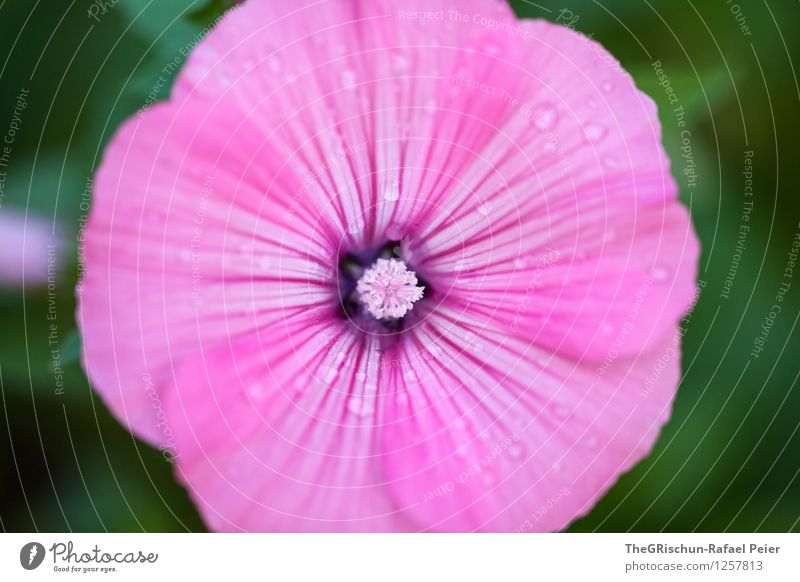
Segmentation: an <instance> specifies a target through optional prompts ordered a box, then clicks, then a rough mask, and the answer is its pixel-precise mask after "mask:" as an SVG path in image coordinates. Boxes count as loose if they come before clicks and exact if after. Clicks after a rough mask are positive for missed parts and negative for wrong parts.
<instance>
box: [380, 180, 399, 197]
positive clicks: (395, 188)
mask: <svg viewBox="0 0 800 582" xmlns="http://www.w3.org/2000/svg"><path fill="white" fill-rule="evenodd" d="M399 198H400V182H399V181H397V180H394V181H393V182H392V183H391V184H389V185H388V186H386V190H384V192H383V199H384V200H386V201H387V202H394V201H395V200H398V199H399Z"/></svg>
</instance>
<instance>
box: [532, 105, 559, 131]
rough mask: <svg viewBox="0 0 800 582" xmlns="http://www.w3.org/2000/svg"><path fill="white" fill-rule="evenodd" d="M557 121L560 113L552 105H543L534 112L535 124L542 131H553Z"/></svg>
mask: <svg viewBox="0 0 800 582" xmlns="http://www.w3.org/2000/svg"><path fill="white" fill-rule="evenodd" d="M557 121H558V112H557V111H556V108H555V107H554V106H553V105H551V104H550V103H543V104H541V105H539V106H538V107H537V108H536V109H534V111H533V124H534V125H535V126H536V127H537V128H539V129H541V130H542V131H547V130H549V129H552V128H553V127H555V125H556V122H557Z"/></svg>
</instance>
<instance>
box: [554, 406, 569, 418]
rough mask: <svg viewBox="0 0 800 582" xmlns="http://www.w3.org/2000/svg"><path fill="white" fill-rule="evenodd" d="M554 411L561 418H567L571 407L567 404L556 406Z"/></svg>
mask: <svg viewBox="0 0 800 582" xmlns="http://www.w3.org/2000/svg"><path fill="white" fill-rule="evenodd" d="M553 413H554V414H555V415H556V416H557V417H559V418H567V417H568V416H569V414H570V409H569V407H567V406H556V407H555V408H554V409H553Z"/></svg>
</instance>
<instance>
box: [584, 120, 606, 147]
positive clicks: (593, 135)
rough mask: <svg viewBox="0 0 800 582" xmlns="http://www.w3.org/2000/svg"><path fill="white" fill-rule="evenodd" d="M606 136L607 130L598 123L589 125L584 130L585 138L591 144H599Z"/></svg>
mask: <svg viewBox="0 0 800 582" xmlns="http://www.w3.org/2000/svg"><path fill="white" fill-rule="evenodd" d="M605 136H606V128H605V127H603V126H602V125H599V124H597V123H589V124H588V125H586V126H585V127H584V128H583V137H585V138H586V141H588V142H589V143H598V142H599V141H600V140H602V139H603V138H604V137H605Z"/></svg>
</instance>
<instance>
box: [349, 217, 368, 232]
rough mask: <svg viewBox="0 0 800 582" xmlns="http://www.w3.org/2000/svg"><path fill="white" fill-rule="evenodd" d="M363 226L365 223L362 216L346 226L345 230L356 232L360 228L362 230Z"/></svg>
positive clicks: (359, 230)
mask: <svg viewBox="0 0 800 582" xmlns="http://www.w3.org/2000/svg"><path fill="white" fill-rule="evenodd" d="M364 226H366V225H365V223H364V219H363V218H356V219H355V220H354V221H353V222H351V223H350V225H349V226H348V227H347V232H349V233H350V234H357V233H359V232H361V231H362V230H364Z"/></svg>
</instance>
